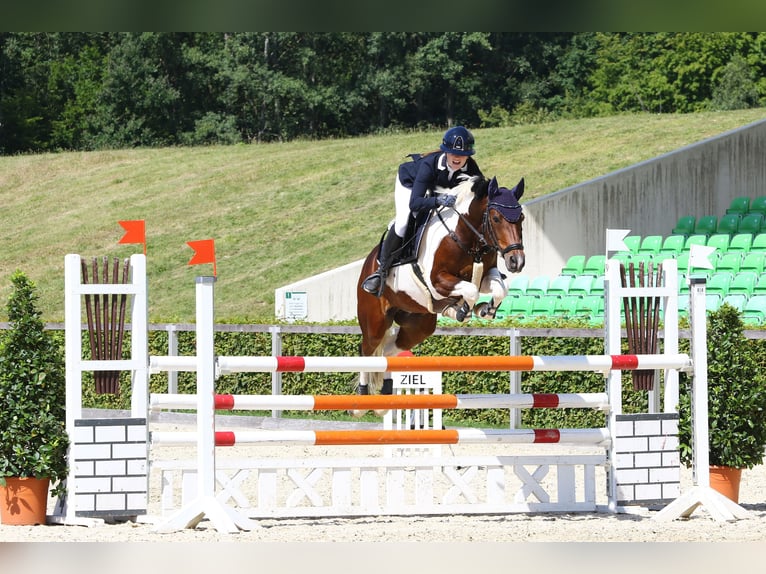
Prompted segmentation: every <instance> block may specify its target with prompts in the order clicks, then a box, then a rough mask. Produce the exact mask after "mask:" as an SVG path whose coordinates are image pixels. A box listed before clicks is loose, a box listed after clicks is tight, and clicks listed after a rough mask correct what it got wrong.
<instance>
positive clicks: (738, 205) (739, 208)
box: [726, 195, 750, 215]
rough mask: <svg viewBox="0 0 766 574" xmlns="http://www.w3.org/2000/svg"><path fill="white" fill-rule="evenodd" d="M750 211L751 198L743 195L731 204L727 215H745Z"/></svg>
mask: <svg viewBox="0 0 766 574" xmlns="http://www.w3.org/2000/svg"><path fill="white" fill-rule="evenodd" d="M749 210H750V197H748V196H747V195H741V196H739V197H735V198H734V199H732V200H731V202H730V203H729V207H728V208H727V209H726V213H727V214H729V213H734V214H738V215H745V214H746V213H747V212H748V211H749Z"/></svg>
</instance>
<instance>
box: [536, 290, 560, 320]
mask: <svg viewBox="0 0 766 574" xmlns="http://www.w3.org/2000/svg"><path fill="white" fill-rule="evenodd" d="M557 300H558V297H551V296H549V295H541V296H540V297H537V298H536V299H535V301H534V303H532V310H531V313H530V314H531V316H532V317H540V316H544V317H548V316H550V315H553V313H554V310H555V309H556V301H557Z"/></svg>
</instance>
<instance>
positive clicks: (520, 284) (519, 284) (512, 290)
mask: <svg viewBox="0 0 766 574" xmlns="http://www.w3.org/2000/svg"><path fill="white" fill-rule="evenodd" d="M528 285H529V277H527V276H526V275H516V276H514V278H513V279H511V281H510V283H508V295H524V294H526V292H527V286H528Z"/></svg>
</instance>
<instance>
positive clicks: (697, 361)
mask: <svg viewBox="0 0 766 574" xmlns="http://www.w3.org/2000/svg"><path fill="white" fill-rule="evenodd" d="M689 297H690V300H689V317H690V320H691V330H692V339H691V347H692V348H691V354H692V362H693V364H694V383H693V384H692V405H691V407H692V411H691V412H692V455H693V465H692V477H693V481H694V484H695V485H698V486H702V487H708V486H710V473H709V470H708V469H709V467H710V449H709V446H710V445H709V443H708V441H709V439H710V437H709V435H708V406H707V399H708V392H707V340H706V331H707V329H706V322H707V309H706V306H705V279H704V278H697V277H692V278H691V279H690V284H689Z"/></svg>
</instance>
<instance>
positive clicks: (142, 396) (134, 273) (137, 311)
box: [130, 253, 149, 419]
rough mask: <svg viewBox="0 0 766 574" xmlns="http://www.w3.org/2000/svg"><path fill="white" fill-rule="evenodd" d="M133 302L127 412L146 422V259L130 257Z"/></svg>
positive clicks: (143, 257) (147, 322)
mask: <svg viewBox="0 0 766 574" xmlns="http://www.w3.org/2000/svg"><path fill="white" fill-rule="evenodd" d="M130 269H131V283H132V285H133V288H134V291H133V302H132V312H131V319H130V321H131V331H130V353H131V356H130V358H131V359H132V361H133V368H132V369H131V384H130V393H131V394H130V411H131V416H133V417H134V418H144V419H145V418H146V413H147V408H148V405H149V305H148V304H147V298H148V297H147V285H146V256H145V255H144V254H142V253H137V254H134V255H131V256H130Z"/></svg>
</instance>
